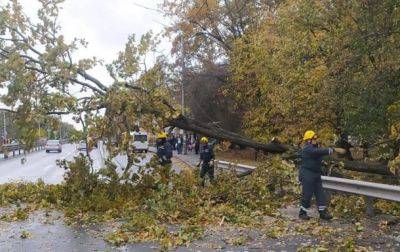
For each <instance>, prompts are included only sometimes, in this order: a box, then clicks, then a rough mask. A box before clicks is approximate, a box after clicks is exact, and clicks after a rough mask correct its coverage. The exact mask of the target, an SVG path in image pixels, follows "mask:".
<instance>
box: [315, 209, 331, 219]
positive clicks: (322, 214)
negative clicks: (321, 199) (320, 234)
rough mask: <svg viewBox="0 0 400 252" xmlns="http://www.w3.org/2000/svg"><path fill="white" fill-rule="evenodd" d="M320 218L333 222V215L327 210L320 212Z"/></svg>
mask: <svg viewBox="0 0 400 252" xmlns="http://www.w3.org/2000/svg"><path fill="white" fill-rule="evenodd" d="M318 212H319V218H321V219H322V220H331V219H332V218H333V217H332V215H331V214H330V213H329V212H328V211H327V210H326V209H325V210H319V211H318Z"/></svg>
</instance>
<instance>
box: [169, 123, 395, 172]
mask: <svg viewBox="0 0 400 252" xmlns="http://www.w3.org/2000/svg"><path fill="white" fill-rule="evenodd" d="M168 126H173V127H177V128H180V129H184V130H188V131H191V132H194V133H198V134H201V135H204V136H208V137H212V138H215V139H217V140H227V141H229V142H231V143H234V144H237V145H243V146H246V147H250V148H254V149H255V150H256V151H263V152H265V153H274V154H283V153H285V154H284V155H283V158H284V159H289V160H294V159H299V158H300V156H299V155H298V149H296V148H294V147H291V146H288V145H284V144H280V143H260V142H257V141H254V140H251V139H247V138H245V137H243V136H241V135H239V134H236V133H233V132H229V131H227V130H224V129H222V128H220V127H218V126H216V125H214V124H207V123H203V122H200V121H197V120H195V119H190V118H187V117H184V116H182V115H181V116H179V117H177V118H174V119H171V120H169V122H168ZM325 160H326V161H329V162H333V163H337V164H339V163H341V162H342V163H343V165H344V169H346V170H350V171H357V172H365V173H373V174H380V175H389V176H395V175H394V174H393V173H392V172H390V170H389V169H388V167H387V165H386V164H381V163H367V162H359V161H348V160H342V159H336V158H333V157H327V158H326V159H325ZM251 172H252V171H246V172H245V173H243V174H240V176H245V175H248V174H251Z"/></svg>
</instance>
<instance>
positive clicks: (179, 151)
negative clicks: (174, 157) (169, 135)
mask: <svg viewBox="0 0 400 252" xmlns="http://www.w3.org/2000/svg"><path fill="white" fill-rule="evenodd" d="M177 148H178V154H182V149H183V137H182V136H179V137H178V139H177Z"/></svg>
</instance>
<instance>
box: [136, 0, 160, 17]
mask: <svg viewBox="0 0 400 252" xmlns="http://www.w3.org/2000/svg"><path fill="white" fill-rule="evenodd" d="M133 4H134V5H136V6H138V7H140V8H143V9H146V10H150V11H156V12H158V13H162V14H165V12H164V11H162V10H160V9H156V8H152V7H148V6H145V5H143V4H139V3H135V2H134V3H133Z"/></svg>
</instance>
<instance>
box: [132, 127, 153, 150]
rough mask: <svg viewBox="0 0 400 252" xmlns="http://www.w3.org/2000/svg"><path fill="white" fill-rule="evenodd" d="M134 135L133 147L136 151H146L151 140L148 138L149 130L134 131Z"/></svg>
mask: <svg viewBox="0 0 400 252" xmlns="http://www.w3.org/2000/svg"><path fill="white" fill-rule="evenodd" d="M131 136H133V147H135V150H136V151H139V152H146V153H147V151H148V150H149V141H148V139H147V132H137V131H135V132H132V133H131Z"/></svg>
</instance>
